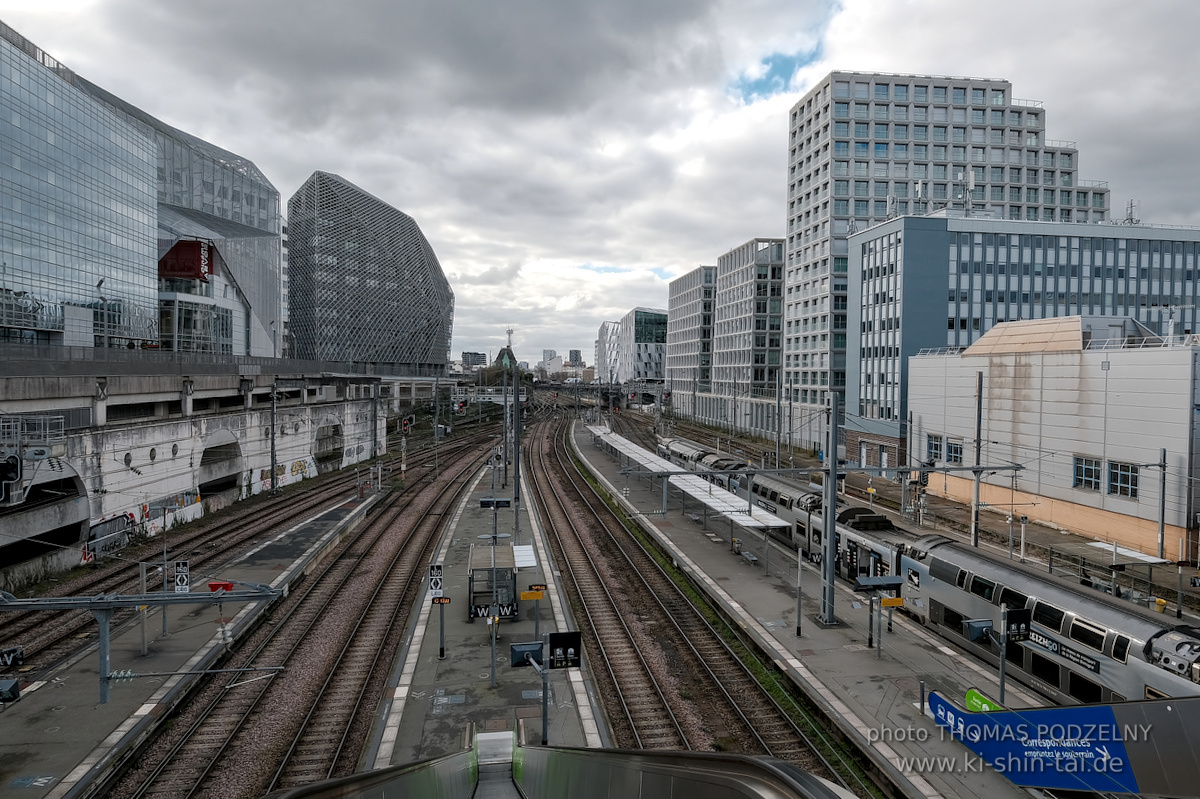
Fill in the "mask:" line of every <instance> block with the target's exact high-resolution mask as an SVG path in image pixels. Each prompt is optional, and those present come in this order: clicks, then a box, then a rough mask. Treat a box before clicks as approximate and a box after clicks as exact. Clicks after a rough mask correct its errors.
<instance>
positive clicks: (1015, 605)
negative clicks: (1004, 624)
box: [1000, 588, 1029, 610]
mask: <svg viewBox="0 0 1200 799" xmlns="http://www.w3.org/2000/svg"><path fill="white" fill-rule="evenodd" d="M1028 602H1029V597H1027V596H1025V595H1024V594H1020V593H1017V592H1016V591H1014V590H1012V589H1011V588H1001V589H1000V604H1001V605H1007V606H1008V608H1009V610H1012V609H1020V608H1024V607H1025V605H1026V603H1028Z"/></svg>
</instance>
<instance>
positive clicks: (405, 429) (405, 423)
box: [400, 419, 408, 435]
mask: <svg viewBox="0 0 1200 799" xmlns="http://www.w3.org/2000/svg"><path fill="white" fill-rule="evenodd" d="M400 429H401V430H402V431H403V432H404V434H405V435H408V419H405V420H404V421H403V422H401V423H400Z"/></svg>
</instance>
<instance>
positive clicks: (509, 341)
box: [504, 327, 513, 350]
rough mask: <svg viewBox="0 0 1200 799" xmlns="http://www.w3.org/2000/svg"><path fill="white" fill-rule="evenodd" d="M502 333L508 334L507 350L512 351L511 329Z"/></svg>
mask: <svg viewBox="0 0 1200 799" xmlns="http://www.w3.org/2000/svg"><path fill="white" fill-rule="evenodd" d="M504 332H505V333H507V334H508V348H509V349H510V350H511V349H512V334H513V329H512V328H511V327H510V328H508V329H507V330H505V331H504Z"/></svg>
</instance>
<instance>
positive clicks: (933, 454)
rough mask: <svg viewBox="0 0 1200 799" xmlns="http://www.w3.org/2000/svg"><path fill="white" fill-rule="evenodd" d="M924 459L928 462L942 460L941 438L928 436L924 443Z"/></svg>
mask: <svg viewBox="0 0 1200 799" xmlns="http://www.w3.org/2000/svg"><path fill="white" fill-rule="evenodd" d="M925 458H926V460H930V461H940V460H941V459H942V437H941V436H929V437H928V439H927V440H926V442H925Z"/></svg>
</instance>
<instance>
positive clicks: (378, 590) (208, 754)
mask: <svg viewBox="0 0 1200 799" xmlns="http://www.w3.org/2000/svg"><path fill="white" fill-rule="evenodd" d="M484 452H486V447H477V448H475V449H473V450H472V451H470V452H467V453H462V454H461V455H460V456H459V457H458V458H456V459H455V460H453V461H452V462H450V463H447V464H445V466H444V471H443V473H442V476H441V477H439V478H438V479H437V480H436V481H434V482H433V483H432V484H431V485H430V486H428V487H427V489H426V490H424V491H422V492H419V493H415V494H405V495H398V496H396V497H393V498H391V499H390V500H388V502H387V505H386V506H385V507H383V508H380V509H379V510H378V511H376V512H375V514H374V515H373V517H372V519H371V521H370V523H369V524H368V526H367V527H366V529H365V530H363V531H362V532H361V533H359V534H358V535H356V536H355V537H354V538H353V539H352V540H351V541H348V542H347V544H346V546H345V548H344V549H343V550H342V551H340V552H339V553H337V554H336V555H333V556H331V557H330V558H328V559H327V560H326V561H325V563H324V564H323V567H322V568H321V570H320V573H319V574H315V575H311V576H310V577H309V578H308V579H307V580H306V581H305V582H304V583H303V584H302V586H303V589H302V590H299V591H296V592H294V593H293V594H292V596H290V597H289V598H288V599H287V600H286V601H285V602H283V603H282V604H281V605H280V606H279V607H277V608H276V610H275V611H274V612H273V613H272V614H271V616H270V617H269V618H268V619H266V620H265V623H264V624H263V626H262V627H260V628H259V630H258V631H256V632H255V633H254V634H253V635H252V636H251V637H250V639H249V640H248V641H247V642H246V643H245V644H244V645H243V646H241V647H239V648H238V650H237V651H236V652H234V653H233V654H232V656H231V658H230V662H229V663H228V664H227V666H226V667H228V668H239V669H255V668H266V667H274V666H279V665H283V666H284V671H282V672H280V673H278V674H277V675H275V676H270V672H267V673H266V675H267V676H264V677H262V678H260V679H257V680H253V679H251V678H248V677H246V676H243V675H237V676H236V677H235V678H234V679H225V680H221V681H218V682H211V683H210V684H208V685H207V686H206V687H204V688H203V689H201V690H200V691H199V692H198V694H197V696H196V697H195V698H194V699H193V700H192V701H191V702H190V703H189V704H188V705H187V706H186V707H184V708H183V709H181V711H180V713H179V714H178V715H177V717H176V718H175V719H173V720H172V724H171V725H170V726H169V729H167V730H166V731H165V732H164V734H163V735H161V736H160V738H159V739H158V740H157V741H155V742H154V743H153V744H152V745H150V746H148V747H147V748H146V750H145V751H144V752H143V753H141V754H140V756H139V757H138V758H137V759H136V760H137V765H136V766H135V767H134V768H133V769H131V770H130V771H129V772H128V773H127V774H126V775H124V776H123V777H121V778H120V779H119V780H117V781H116V782H115V784H113V785H110V786H106V787H105V788H104V789H103V790H104V795H105V796H110V797H191V796H228V795H238V796H261V795H263V794H264V793H266V792H268V791H270V790H273V789H275V788H287V787H295V786H297V785H302V784H305V783H307V782H311V781H314V780H318V779H325V778H326V777H329V776H339V775H342V774H348V773H351V772H353V771H354V770H355V769H356V768H357V764H358V760H359V757H360V754H361V748H362V745H363V743H364V742H365V740H366V736H367V733H368V730H369V725H370V712H371V708H374V707H375V706H376V703H377V701H378V699H379V696H380V694H381V692H382V689H383V686H384V682H385V680H386V674H387V671H388V668H389V667H390V663H391V661H390V654H391V653H393V652H395V651H396V650H397V649H398V646H399V643H400V638H401V637H402V635H403V632H404V628H405V627H406V625H407V621H408V618H409V615H408V614H409V612H410V609H411V608H412V607H413V605H414V603H415V602H416V600H417V599H418V596H419V593H420V591H421V590H422V582H421V581H422V577H423V567H424V565H425V564H426V562H427V561H428V559H429V557H430V553H431V551H432V548H433V547H434V546H435V543H436V540H437V536H438V533H439V532H440V530H441V526H442V520H443V518H445V517H446V516H447V514H446V513H445V512H446V510H447V509H448V508H450V507H451V505H452V504H453V502H454V501H455V499H456V498H457V497H458V496H459V494H460V492H461V490H463V488H464V487H465V486H466V485H467V483H468V481H469V479H470V477H471V476H472V474H473V473H474V470H475V467H476V466H477V465H478V463H479V462H480V460H481V458H482V457H483V454H484Z"/></svg>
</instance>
